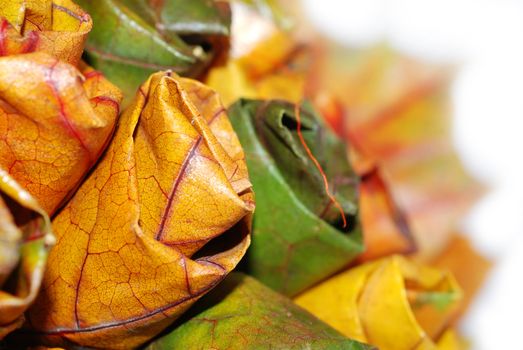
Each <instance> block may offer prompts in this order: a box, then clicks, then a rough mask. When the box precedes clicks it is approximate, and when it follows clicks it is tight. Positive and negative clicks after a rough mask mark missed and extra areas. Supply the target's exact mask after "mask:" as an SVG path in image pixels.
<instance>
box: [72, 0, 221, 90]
mask: <svg viewBox="0 0 523 350" xmlns="http://www.w3.org/2000/svg"><path fill="white" fill-rule="evenodd" d="M78 2H79V3H80V4H81V5H82V6H83V7H84V8H85V9H86V10H87V11H88V12H89V13H90V14H91V16H92V17H93V21H94V22H95V23H96V25H95V26H94V28H93V32H92V33H91V35H90V36H89V40H88V42H87V47H86V50H87V58H88V60H89V62H90V63H91V64H92V65H93V66H94V67H95V68H97V69H99V70H101V71H102V72H104V74H105V75H106V76H107V77H108V78H109V79H110V80H111V81H113V82H114V83H115V84H116V85H118V86H119V87H121V88H122V90H123V91H124V94H125V96H126V98H131V97H132V96H134V94H135V92H136V89H137V88H138V86H139V85H140V84H141V83H142V82H143V81H144V80H145V79H146V78H147V77H148V76H149V75H150V74H152V73H154V72H156V71H158V70H167V69H171V70H173V71H175V72H177V73H179V74H182V75H186V76H198V75H200V74H201V73H202V72H203V71H204V70H205V69H206V68H207V67H208V66H209V65H210V64H211V63H212V62H213V60H215V59H218V58H219V56H221V55H223V54H224V53H226V51H227V50H226V49H227V47H228V45H227V36H228V35H229V26H230V9H229V5H228V3H226V2H223V1H208V0H191V1H182V0H172V1H145V0H125V1H116V0H94V1H92V0H80V1H78Z"/></svg>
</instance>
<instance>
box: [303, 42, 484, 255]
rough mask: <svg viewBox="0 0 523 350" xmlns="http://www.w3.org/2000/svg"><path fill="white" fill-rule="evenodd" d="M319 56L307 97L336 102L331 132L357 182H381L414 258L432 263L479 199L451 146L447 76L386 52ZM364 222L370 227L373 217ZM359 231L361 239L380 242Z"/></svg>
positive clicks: (441, 69)
mask: <svg viewBox="0 0 523 350" xmlns="http://www.w3.org/2000/svg"><path fill="white" fill-rule="evenodd" d="M323 50H324V53H323V54H322V55H319V56H321V57H322V58H321V59H319V61H318V62H317V63H316V65H315V67H316V70H317V71H316V72H315V73H314V74H311V76H315V77H316V81H314V82H313V83H314V84H313V85H315V87H314V86H313V87H310V86H309V90H314V89H315V88H316V89H317V90H319V91H324V90H327V91H330V92H332V93H333V94H334V96H335V98H336V99H337V101H339V102H341V103H342V105H343V107H344V113H342V114H338V117H339V118H343V117H344V118H346V120H345V123H338V125H340V124H343V125H344V130H338V131H339V133H340V134H342V135H345V136H346V137H347V141H348V143H349V144H350V146H351V149H350V151H351V155H352V161H353V165H354V168H355V170H356V171H357V172H358V173H359V174H360V175H362V176H363V177H364V178H365V177H368V174H376V175H377V176H379V177H380V181H381V182H382V183H383V184H384V186H385V190H386V193H382V194H381V195H382V196H389V197H390V201H391V202H392V203H394V204H395V205H396V206H397V208H398V209H399V210H400V211H401V213H402V214H403V215H404V217H405V219H406V223H408V226H409V229H410V231H411V232H412V235H413V237H414V239H415V241H416V245H417V249H418V255H419V256H420V257H422V258H424V259H430V258H431V257H434V256H436V255H437V254H439V253H440V252H441V251H442V250H443V249H444V248H445V246H446V244H447V243H448V242H449V240H450V237H451V236H452V232H453V230H454V229H455V227H456V225H457V224H458V223H459V220H460V219H461V218H462V217H463V215H464V213H466V211H467V210H468V209H469V208H470V206H471V205H472V203H474V202H475V200H476V199H477V198H478V196H479V195H480V193H481V192H482V188H481V186H480V185H479V184H478V183H477V182H476V181H475V180H474V179H472V178H471V176H470V175H469V174H468V173H467V171H466V170H465V168H464V167H463V165H462V164H461V162H460V160H459V158H458V156H457V154H456V153H455V151H454V149H453V146H452V139H451V118H450V116H451V113H450V106H449V105H450V98H449V96H448V86H449V83H450V81H451V75H450V73H449V69H448V68H446V67H440V66H432V65H426V64H421V63H420V62H418V61H415V60H413V59H410V58H407V57H404V56H401V55H399V54H397V53H396V52H394V51H392V50H391V49H389V48H387V47H385V46H379V47H376V48H372V49H370V50H366V51H365V50H363V51H350V50H346V49H341V48H336V47H334V48H333V47H330V46H327V47H326V48H324V49H323ZM331 120H332V119H331ZM369 178H370V177H369ZM362 200H364V195H363V196H362ZM362 214H363V215H366V214H365V213H362ZM369 215H371V216H372V217H374V220H376V213H373V214H369ZM379 220H389V221H391V220H394V218H382V219H379ZM364 221H365V220H364ZM363 229H364V235H371V236H374V235H380V232H379V231H375V230H373V229H372V228H368V229H367V228H366V227H365V226H364V227H363ZM398 237H399V239H402V238H401V236H398ZM371 240H374V241H378V239H371ZM368 249H369V250H370V251H373V250H375V249H377V248H376V247H373V246H369V247H368ZM400 252H401V251H400ZM372 256H376V254H369V257H372Z"/></svg>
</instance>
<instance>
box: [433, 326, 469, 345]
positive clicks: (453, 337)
mask: <svg viewBox="0 0 523 350" xmlns="http://www.w3.org/2000/svg"><path fill="white" fill-rule="evenodd" d="M437 349H438V350H468V349H470V345H469V344H468V343H467V342H466V341H465V340H464V339H462V338H461V337H460V336H459V335H458V334H457V333H456V331H455V330H454V329H448V330H446V331H445V333H443V335H442V336H441V337H440V339H439V340H438V346H437Z"/></svg>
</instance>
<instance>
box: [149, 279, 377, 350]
mask: <svg viewBox="0 0 523 350" xmlns="http://www.w3.org/2000/svg"><path fill="white" fill-rule="evenodd" d="M188 314H190V315H188V316H189V317H187V318H185V319H184V322H183V323H181V324H180V325H178V326H177V327H176V328H174V330H172V331H169V332H168V333H167V334H165V335H164V336H162V337H161V338H159V339H158V340H156V341H154V342H153V343H152V344H150V345H149V346H148V347H147V350H174V349H184V350H196V349H215V350H236V349H237V350H240V349H241V350H248V349H253V350H255V349H289V350H291V349H344V350H360V349H361V350H363V349H369V350H370V349H372V347H371V346H368V345H364V344H360V343H358V342H356V341H353V340H350V339H347V338H345V337H344V336H342V335H341V334H339V333H338V332H337V331H335V330H334V329H332V328H330V327H329V326H327V325H326V324H324V323H323V322H321V321H319V320H318V319H316V318H315V317H314V316H312V315H311V314H309V313H308V312H307V311H305V310H303V309H301V308H300V307H298V306H296V305H295V304H294V303H293V302H292V301H291V300H289V299H287V298H286V297H284V296H282V295H280V294H278V293H275V292H274V291H273V290H271V289H269V288H267V287H266V286H264V285H263V284H261V283H260V282H258V281H256V280H255V279H253V278H252V277H249V276H246V275H243V274H240V273H233V274H231V275H229V276H228V277H227V279H226V280H225V281H223V282H222V283H221V284H220V285H219V286H218V287H217V288H215V289H214V290H213V291H212V292H211V293H209V294H208V295H207V296H205V298H203V299H202V300H201V301H199V302H198V303H197V305H195V308H194V309H191V311H189V312H188Z"/></svg>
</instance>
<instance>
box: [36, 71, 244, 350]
mask: <svg viewBox="0 0 523 350" xmlns="http://www.w3.org/2000/svg"><path fill="white" fill-rule="evenodd" d="M253 208H254V202H253V194H252V190H251V184H250V182H249V179H248V175H247V167H246V164H245V161H244V154H243V150H242V148H241V146H240V143H239V141H238V138H237V137H236V135H235V134H234V131H233V130H232V127H231V124H230V123H229V121H228V119H227V115H226V113H225V109H224V108H223V107H222V106H221V103H220V101H219V98H218V96H217V94H216V93H215V92H214V91H212V90H210V89H209V88H207V87H206V86H204V85H203V84H201V83H199V82H196V81H193V80H190V79H184V78H179V77H178V76H177V75H176V74H174V73H170V72H160V73H157V74H154V75H152V76H151V77H150V79H149V80H148V81H147V82H146V83H144V84H143V85H142V86H141V87H140V89H139V91H138V93H137V95H136V97H135V99H134V101H133V103H132V104H131V105H130V107H129V108H128V109H127V110H126V111H125V112H124V113H123V115H122V116H121V118H120V121H119V124H118V127H117V130H116V132H115V135H114V138H113V140H112V142H111V144H110V146H109V148H108V149H107V151H106V153H105V155H104V156H103V157H102V158H101V160H100V162H99V163H98V164H97V165H96V167H95V168H94V170H93V171H92V172H91V174H90V175H89V177H88V178H87V179H86V180H85V181H84V182H83V183H82V185H81V186H80V188H79V189H78V191H77V192H76V194H75V196H74V197H73V198H72V199H71V201H70V202H69V203H68V204H67V206H66V207H65V208H64V209H63V210H61V211H60V213H59V214H58V215H57V217H56V218H54V220H53V228H54V231H55V233H56V236H57V240H58V242H57V245H56V246H55V247H54V249H53V250H52V252H51V255H50V257H49V269H48V270H47V271H46V274H45V279H44V284H43V288H42V293H41V294H40V296H39V298H38V300H37V302H36V304H35V307H33V308H32V309H31V310H30V313H29V321H30V324H31V326H32V327H33V328H34V330H35V332H36V334H37V335H39V336H40V338H43V339H44V341H45V342H46V343H48V344H49V345H56V346H65V345H67V344H74V345H75V346H78V347H82V346H84V347H98V348H104V349H128V348H133V347H136V346H138V345H140V344H142V343H144V342H146V341H147V340H149V339H151V338H152V337H154V336H155V335H156V334H158V333H159V332H161V331H162V330H163V329H164V328H165V327H167V326H168V325H169V324H170V323H172V322H173V320H175V319H176V318H177V317H179V316H180V315H181V314H182V313H183V312H184V311H185V310H186V309H187V308H188V307H189V306H190V305H192V303H194V302H195V301H196V300H197V299H198V298H199V297H201V296H202V295H204V294H205V293H206V292H208V291H209V290H211V289H212V288H213V287H214V286H215V285H216V284H218V283H219V282H220V281H221V280H222V279H223V278H224V277H225V276H226V275H227V273H228V272H229V271H231V270H232V269H233V268H234V267H235V266H236V264H237V263H238V261H239V260H240V259H241V258H242V256H243V255H244V253H245V250H246V249H247V247H248V246H249V241H250V237H249V229H250V221H251V213H252V211H253Z"/></svg>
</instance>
